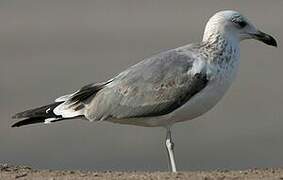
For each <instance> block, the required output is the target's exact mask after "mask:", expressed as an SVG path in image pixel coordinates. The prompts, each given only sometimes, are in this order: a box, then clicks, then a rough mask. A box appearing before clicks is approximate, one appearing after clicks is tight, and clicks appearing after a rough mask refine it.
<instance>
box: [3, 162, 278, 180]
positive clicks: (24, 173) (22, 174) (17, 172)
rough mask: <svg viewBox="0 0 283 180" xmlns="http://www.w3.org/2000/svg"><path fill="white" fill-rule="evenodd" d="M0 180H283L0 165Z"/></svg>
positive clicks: (260, 172) (254, 173)
mask: <svg viewBox="0 0 283 180" xmlns="http://www.w3.org/2000/svg"><path fill="white" fill-rule="evenodd" d="M0 179H1V180H2V179H20V180H24V179H26V180H32V179H39V180H43V179H46V180H56V179H63V180H64V179H74V180H77V179H117V180H121V179H133V180H139V179H160V180H163V179H165V180H170V179H178V180H181V179H193V180H226V179H229V180H238V179H239V180H240V179H254V180H258V179H264V180H283V168H275V169H274V168H272V169H271V168H270V169H249V170H243V171H229V170H215V171H192V172H178V173H168V172H112V171H105V172H94V171H56V170H34V169H32V168H30V167H27V166H10V165H7V164H0Z"/></svg>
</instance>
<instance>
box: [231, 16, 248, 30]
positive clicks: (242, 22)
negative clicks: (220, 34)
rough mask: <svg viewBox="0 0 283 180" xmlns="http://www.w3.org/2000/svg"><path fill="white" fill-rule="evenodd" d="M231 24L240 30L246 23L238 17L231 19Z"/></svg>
mask: <svg viewBox="0 0 283 180" xmlns="http://www.w3.org/2000/svg"><path fill="white" fill-rule="evenodd" d="M232 22H233V23H234V24H236V25H237V26H238V27H240V28H244V27H245V26H246V25H247V22H246V21H245V20H243V19H242V18H240V17H234V18H232Z"/></svg>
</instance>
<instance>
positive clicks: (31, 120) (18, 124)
mask: <svg viewBox="0 0 283 180" xmlns="http://www.w3.org/2000/svg"><path fill="white" fill-rule="evenodd" d="M44 120H45V118H44V117H35V118H28V119H24V120H21V121H18V122H16V123H14V124H12V126H11V127H12V128H13V127H21V126H25V125H29V124H35V123H43V122H44Z"/></svg>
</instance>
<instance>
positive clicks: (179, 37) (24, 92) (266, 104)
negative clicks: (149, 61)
mask: <svg viewBox="0 0 283 180" xmlns="http://www.w3.org/2000/svg"><path fill="white" fill-rule="evenodd" d="M282 8H283V1H282V0H272V1H266V0H249V1H247V0H237V1H235V0H210V1H204V0H195V1H189V0H176V1H172V0H143V1H140V0H139V1H138V0H115V1H114V0H112V1H111V0H100V1H97V0H89V1H87V0H80V1H75V0H49V1H47V0H45V1H44V0H2V1H0V83H1V85H0V117H1V118H0V162H2V163H3V162H8V163H12V164H25V165H30V166H33V167H34V168H49V169H90V170H161V171H162V170H167V156H166V153H165V146H164V138H165V130H163V129H162V128H142V127H135V126H126V125H117V124H111V123H103V122H102V123H89V122H86V121H79V120H73V121H67V122H63V123H56V124H52V125H35V126H28V127H23V128H14V129H12V128H10V125H11V124H12V123H13V122H14V120H12V119H11V118H10V117H11V116H12V115H13V114H14V113H15V112H18V111H22V110H25V109H28V108H31V107H36V106H40V105H44V104H47V103H51V102H52V101H53V100H54V99H55V98H56V97H58V96H61V95H64V94H66V93H70V92H72V91H75V90H77V89H78V88H80V87H81V86H83V85H85V84H88V83H92V82H100V81H105V80H107V79H109V78H111V77H112V76H114V75H115V74H117V73H119V72H120V71H122V70H124V69H125V68H127V67H128V66H130V65H133V64H135V63H137V62H138V61H140V60H141V59H143V58H145V57H149V56H151V55H154V54H156V53H158V52H160V51H163V50H167V49H170V48H175V47H178V46H181V45H184V44H187V43H192V42H199V41H200V40H201V39H202V33H203V29H204V26H205V23H206V21H207V20H208V18H209V17H210V16H211V15H213V14H214V13H215V12H217V11H219V10H223V9H234V10H238V11H240V12H241V13H242V14H244V15H246V16H247V17H248V18H249V19H250V20H251V21H252V22H254V23H255V24H256V25H257V26H258V27H259V28H260V29H261V30H263V31H264V32H267V33H270V34H272V35H273V36H274V37H276V39H277V40H278V42H279V48H277V49H276V48H272V47H268V46H266V45H264V44H262V43H260V42H256V41H246V42H243V43H242V45H241V50H242V51H241V66H240V73H239V74H238V77H237V80H236V82H235V83H234V84H233V86H232V88H231V89H230V91H229V92H228V93H227V95H226V96H225V97H224V99H223V100H222V101H221V102H220V103H219V104H218V105H217V106H216V107H215V108H214V109H213V110H212V111H210V112H209V113H207V114H205V115H204V116H202V117H200V118H198V119H196V120H194V121H190V122H185V123H181V124H176V125H175V126H174V127H173V136H174V140H175V143H176V153H177V154H176V158H177V162H178V165H179V169H180V170H204V169H217V168H225V169H244V168H250V167H279V166H281V167H282V166H283V142H282V139H283V131H282V130H283V119H282V117H283V111H282V107H283V96H282V91H283V78H282V67H283V58H282V55H283V49H282V45H281V43H280V39H283V35H282V33H283V23H282V19H283V11H282Z"/></svg>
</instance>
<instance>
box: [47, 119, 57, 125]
mask: <svg viewBox="0 0 283 180" xmlns="http://www.w3.org/2000/svg"><path fill="white" fill-rule="evenodd" d="M57 119H58V118H47V119H45V120H44V124H50V123H51V122H52V121H55V120H57Z"/></svg>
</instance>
